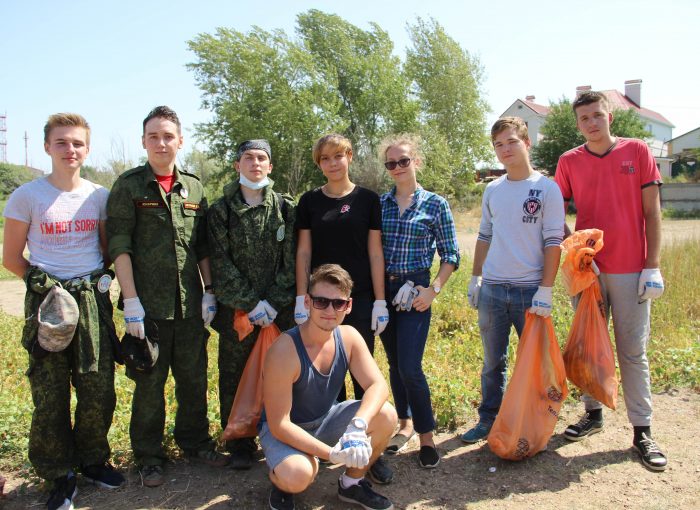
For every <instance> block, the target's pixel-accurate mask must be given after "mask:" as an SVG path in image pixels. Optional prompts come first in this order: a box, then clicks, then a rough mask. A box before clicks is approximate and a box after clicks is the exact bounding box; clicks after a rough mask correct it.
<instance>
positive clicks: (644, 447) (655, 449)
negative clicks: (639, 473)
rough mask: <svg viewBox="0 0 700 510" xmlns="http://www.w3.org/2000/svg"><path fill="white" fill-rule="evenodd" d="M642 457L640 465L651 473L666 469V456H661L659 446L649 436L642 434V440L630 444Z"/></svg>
mask: <svg viewBox="0 0 700 510" xmlns="http://www.w3.org/2000/svg"><path fill="white" fill-rule="evenodd" d="M632 444H633V445H634V447H635V448H636V449H637V450H638V451H639V455H640V456H641V457H642V464H644V465H645V466H646V467H648V468H649V469H651V470H653V471H664V470H665V469H666V464H667V460H666V455H664V454H663V452H662V451H661V449H660V448H659V446H658V445H657V444H656V441H654V440H653V439H652V438H651V437H650V436H648V435H646V434H645V433H644V432H642V438H641V439H640V440H639V441H634V442H633V443H632Z"/></svg>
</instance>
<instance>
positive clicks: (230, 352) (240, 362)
mask: <svg viewBox="0 0 700 510" xmlns="http://www.w3.org/2000/svg"><path fill="white" fill-rule="evenodd" d="M233 313H234V310H233V309H231V308H229V307H227V306H223V305H221V304H220V305H219V311H218V312H217V313H216V318H215V319H214V324H213V326H214V328H215V329H216V331H217V332H218V333H219V411H220V417H221V428H222V429H225V428H226V424H227V423H228V416H229V414H231V407H233V400H234V398H235V397H236V391H237V390H238V383H239V382H240V380H241V376H242V375H243V369H244V368H245V364H246V362H247V361H248V356H250V352H251V351H252V350H253V346H254V345H255V341H256V340H257V338H258V334H259V333H260V330H261V329H262V328H260V327H257V326H256V327H255V330H254V331H253V332H252V333H251V334H250V335H248V336H247V337H246V338H245V339H244V340H243V341H242V342H241V341H239V338H238V334H237V333H236V332H235V331H234V329H233ZM275 324H277V327H278V328H279V329H280V331H286V330H287V329H289V328H291V327H292V326H294V309H293V308H292V307H286V308H284V309H282V310H281V311H280V312H279V314H278V315H277V319H276V320H275ZM238 448H250V449H252V448H255V444H254V443H252V442H251V441H250V440H248V441H246V440H245V439H242V440H241V439H233V440H229V441H226V449H227V450H228V451H235V450H236V449H238Z"/></svg>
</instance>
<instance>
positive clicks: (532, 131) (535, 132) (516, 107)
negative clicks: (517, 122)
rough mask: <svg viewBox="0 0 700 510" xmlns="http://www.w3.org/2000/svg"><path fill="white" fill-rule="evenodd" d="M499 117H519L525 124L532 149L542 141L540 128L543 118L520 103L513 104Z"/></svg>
mask: <svg viewBox="0 0 700 510" xmlns="http://www.w3.org/2000/svg"><path fill="white" fill-rule="evenodd" d="M501 117H520V118H521V119H523V120H524V121H525V122H526V123H527V134H528V135H529V136H530V141H531V142H532V146H533V147H537V143H538V142H539V141H540V140H542V138H543V136H542V134H540V128H541V127H542V124H544V117H542V116H541V115H539V114H537V113H535V112H534V111H533V110H532V109H531V108H529V107H527V106H525V105H524V104H523V102H522V101H516V102H515V103H513V104H512V105H511V106H510V108H508V109H507V110H506V111H505V112H503V115H501Z"/></svg>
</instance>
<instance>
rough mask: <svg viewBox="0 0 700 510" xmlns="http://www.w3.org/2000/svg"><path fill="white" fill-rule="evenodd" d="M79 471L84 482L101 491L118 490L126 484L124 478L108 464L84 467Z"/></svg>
mask: <svg viewBox="0 0 700 510" xmlns="http://www.w3.org/2000/svg"><path fill="white" fill-rule="evenodd" d="M80 471H81V473H82V474H83V478H85V480H87V481H88V482H90V483H93V484H95V485H97V486H98V487H102V488H103V489H118V488H119V487H121V486H122V485H124V482H126V480H125V479H124V476H123V475H122V474H121V473H120V472H118V471H115V470H114V468H113V467H112V465H111V464H109V463H105V464H93V465H92V466H84V467H82V468H80Z"/></svg>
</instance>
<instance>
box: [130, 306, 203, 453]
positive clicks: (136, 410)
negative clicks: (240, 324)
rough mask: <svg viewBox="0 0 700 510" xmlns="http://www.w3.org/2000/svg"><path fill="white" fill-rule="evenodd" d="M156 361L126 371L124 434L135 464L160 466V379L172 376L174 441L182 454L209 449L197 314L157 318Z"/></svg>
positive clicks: (162, 411) (162, 395) (200, 328)
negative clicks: (129, 394) (130, 389)
mask: <svg viewBox="0 0 700 510" xmlns="http://www.w3.org/2000/svg"><path fill="white" fill-rule="evenodd" d="M155 322H156V324H157V325H158V337H159V339H158V349H159V353H158V361H157V362H156V366H155V367H153V370H151V371H150V372H148V373H143V372H137V371H134V370H127V375H128V376H129V378H130V379H132V380H133V381H134V382H135V383H136V387H135V388H134V396H133V400H132V404H131V424H130V426H129V435H130V437H131V448H132V450H133V452H134V458H135V460H136V463H137V464H139V465H162V464H163V463H164V462H165V461H166V460H167V456H166V454H165V451H164V449H163V433H164V427H165V382H166V381H167V379H168V373H169V372H170V369H172V372H173V378H174V379H175V399H176V400H177V409H176V411H175V430H174V432H173V435H174V437H175V442H176V443H177V445H178V446H179V447H180V448H181V449H182V450H184V451H185V452H186V453H190V452H196V451H199V450H208V449H212V448H213V447H214V441H213V440H212V438H211V436H210V435H209V419H208V418H207V338H208V337H209V332H208V331H207V330H206V329H205V328H204V323H203V322H202V318H201V317H193V318H189V319H175V320H157V321H155Z"/></svg>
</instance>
